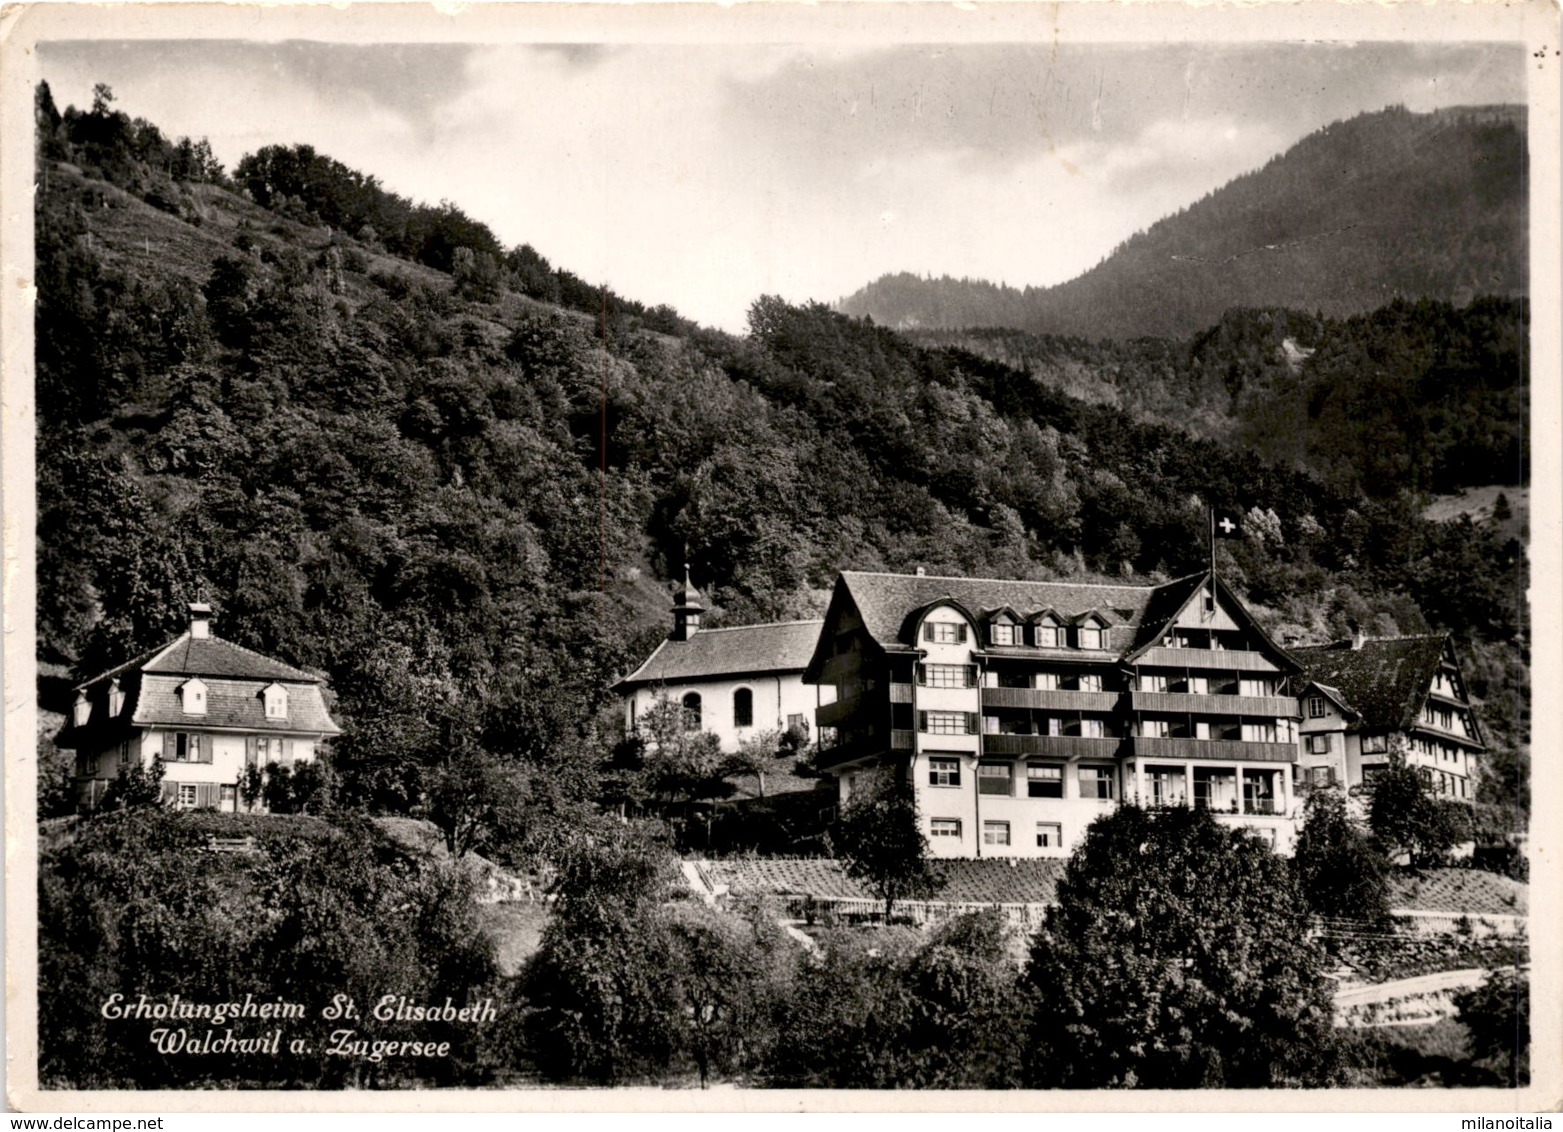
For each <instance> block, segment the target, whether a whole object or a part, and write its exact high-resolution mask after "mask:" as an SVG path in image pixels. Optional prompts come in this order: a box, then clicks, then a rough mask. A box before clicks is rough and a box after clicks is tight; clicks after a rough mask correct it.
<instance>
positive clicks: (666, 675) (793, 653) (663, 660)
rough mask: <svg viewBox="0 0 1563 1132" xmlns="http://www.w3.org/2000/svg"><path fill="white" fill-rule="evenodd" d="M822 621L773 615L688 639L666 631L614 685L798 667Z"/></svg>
mask: <svg viewBox="0 0 1563 1132" xmlns="http://www.w3.org/2000/svg"><path fill="white" fill-rule="evenodd" d="M823 624H824V622H823V621H778V622H773V623H771V624H766V625H738V626H734V627H733V628H730V629H701V630H699V631H698V632H696V633H695V634H694V635H693V636H691V637H690V638H689V639H688V640H687V641H676V640H673V639H672V638H671V637H669V638H668V639H667V640H665V641H663V642H662V643H661V644H660V645H658V646H657V648H656V651H655V652H653V653H652V654H651V656H649V657H648V658H647V659H646V663H644V664H642V665H641V666H640V667H639V668H637V669H636V670H635V671H634V672H632V673H630V674H629V675H628V676H626V677H625V678H624V679H623V680H620V681H619V682H618V684H616V685H615V688H616V689H617V690H619V691H628V690H630V689H631V688H635V687H639V686H640V685H642V684H679V683H688V682H690V681H692V680H711V679H718V678H721V677H727V676H749V675H755V674H758V673H764V672H802V671H803V669H804V668H805V667H806V666H807V665H808V663H809V657H811V656H812V655H813V654H814V643H815V641H816V640H817V639H818V638H819V631H820V626H821V625H823Z"/></svg>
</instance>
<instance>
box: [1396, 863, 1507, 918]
mask: <svg viewBox="0 0 1563 1132" xmlns="http://www.w3.org/2000/svg"><path fill="white" fill-rule="evenodd" d="M1389 887H1390V891H1389V904H1390V907H1392V908H1409V909H1414V910H1416V911H1420V912H1465V913H1468V914H1470V915H1472V916H1524V915H1526V914H1527V909H1528V907H1529V900H1528V899H1527V897H1528V889H1527V888H1526V886H1525V885H1523V884H1521V883H1520V882H1519V881H1515V880H1510V879H1509V878H1508V877H1503V876H1499V875H1498V874H1497V873H1489V872H1483V871H1481V870H1480V869H1428V870H1425V871H1424V872H1423V873H1422V874H1421V875H1420V876H1412V875H1408V874H1397V875H1395V876H1393V877H1391V878H1390V884H1389Z"/></svg>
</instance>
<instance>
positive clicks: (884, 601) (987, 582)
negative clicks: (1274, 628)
mask: <svg viewBox="0 0 1563 1132" xmlns="http://www.w3.org/2000/svg"><path fill="white" fill-rule="evenodd" d="M1209 577H1210V575H1209V574H1208V573H1199V574H1190V575H1189V576H1188V577H1186V578H1179V579H1177V580H1176V581H1172V582H1166V583H1163V584H1162V585H1159V586H1118V585H1095V584H1088V583H1083V582H1019V581H1013V580H1007V579H1001V578H942V577H933V576H928V575H921V574H915V575H914V574H870V573H860V572H858V571H852V570H848V571H843V572H842V573H841V575H840V576H839V577H838V578H837V579H836V588H835V591H834V593H833V594H832V595H831V609H832V611H834V610H836V609H837V608H838V607H839V606H840V605H841V603H844V602H850V603H851V605H852V606H853V607H855V608H856V610H857V613H858V615H859V616H860V617H861V618H862V620H863V625H864V628H865V629H866V630H867V632H868V635H869V636H870V638H872V640H873V642H874V643H875V644H877V645H878V646H879V647H880V648H881V649H883V650H885V651H887V652H905V651H907V650H909V649H913V648H916V647H917V642H916V640H915V639H914V633H915V630H916V624H917V620H918V615H919V614H920V613H922V612H923V611H925V610H927V609H928V608H929V607H931V606H933V605H935V604H937V603H939V602H941V601H943V602H949V603H952V604H954V605H956V606H958V607H960V608H962V609H968V610H969V609H988V610H998V609H1002V608H1006V607H1007V608H1010V609H1014V610H1020V611H1023V616H1024V617H1025V618H1027V619H1030V618H1033V617H1036V616H1038V615H1040V614H1043V613H1050V614H1052V615H1053V617H1054V618H1055V619H1056V620H1057V621H1059V622H1060V623H1062V624H1076V625H1078V624H1079V623H1080V622H1081V620H1082V619H1083V618H1085V617H1086V616H1088V615H1090V614H1092V613H1095V614H1096V615H1097V616H1098V617H1099V618H1100V619H1101V620H1103V621H1105V622H1106V623H1107V629H1106V630H1105V631H1106V632H1107V634H1108V636H1107V648H1108V650H1110V651H1112V652H1116V653H1118V654H1120V655H1122V656H1124V657H1125V658H1126V659H1133V657H1134V656H1136V655H1138V654H1139V653H1140V652H1143V651H1144V650H1145V649H1147V648H1150V647H1151V646H1153V645H1155V644H1158V643H1159V642H1160V640H1161V638H1162V634H1163V633H1164V631H1165V630H1166V628H1167V627H1168V626H1169V625H1170V624H1171V623H1172V622H1173V620H1174V619H1175V618H1176V617H1177V616H1178V614H1180V613H1181V612H1182V611H1183V609H1184V608H1185V607H1186V606H1187V605H1188V603H1189V602H1190V601H1192V600H1194V599H1195V598H1196V597H1197V596H1198V595H1199V594H1200V593H1201V592H1202V590H1203V587H1204V585H1205V583H1206V582H1207V580H1208V579H1209ZM1216 585H1217V592H1218V594H1219V595H1220V598H1221V600H1222V602H1223V604H1224V605H1225V606H1226V607H1227V608H1228V609H1229V610H1230V611H1231V612H1232V614H1233V616H1234V618H1235V619H1236V620H1237V621H1238V622H1239V623H1240V624H1242V625H1244V626H1246V627H1247V628H1248V629H1250V630H1251V631H1252V632H1254V633H1255V634H1256V635H1257V636H1258V637H1259V638H1260V640H1261V641H1263V642H1264V643H1265V645H1266V646H1268V648H1269V649H1270V651H1271V653H1272V654H1273V656H1274V658H1275V659H1276V660H1277V661H1278V662H1279V663H1280V665H1281V666H1282V668H1283V669H1286V670H1295V668H1296V663H1295V662H1294V661H1293V660H1292V659H1291V658H1290V657H1289V656H1288V655H1287V653H1286V652H1285V651H1284V650H1283V649H1281V648H1280V646H1278V645H1276V644H1275V642H1274V641H1272V640H1271V639H1270V636H1269V634H1268V633H1266V632H1265V631H1264V629H1263V628H1262V627H1261V626H1260V625H1259V624H1258V622H1256V621H1254V619H1253V617H1252V616H1251V615H1250V614H1249V612H1248V610H1247V609H1246V608H1245V607H1244V606H1243V604H1242V602H1240V601H1239V600H1238V599H1237V597H1236V595H1235V594H1233V593H1232V591H1231V590H1230V589H1228V588H1227V586H1226V584H1225V583H1223V582H1221V581H1220V580H1219V579H1218V580H1217V583H1216ZM827 616H829V615H827ZM826 644H827V643H826V642H824V641H821V642H820V649H821V651H820V652H819V653H817V654H816V655H815V657H814V664H823V662H824V660H825V659H826V657H827V656H828V650H827V648H826ZM814 670H815V669H814V668H813V666H812V665H811V672H813V671H814Z"/></svg>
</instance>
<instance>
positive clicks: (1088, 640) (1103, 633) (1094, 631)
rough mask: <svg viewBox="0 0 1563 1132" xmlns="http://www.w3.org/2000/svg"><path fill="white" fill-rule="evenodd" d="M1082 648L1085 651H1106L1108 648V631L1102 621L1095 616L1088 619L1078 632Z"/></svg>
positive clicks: (1082, 623)
mask: <svg viewBox="0 0 1563 1132" xmlns="http://www.w3.org/2000/svg"><path fill="white" fill-rule="evenodd" d="M1076 633H1077V634H1078V638H1077V639H1078V640H1079V642H1080V647H1081V648H1083V649H1104V648H1106V647H1107V630H1106V626H1105V625H1103V623H1102V621H1101V620H1100V619H1099V618H1098V617H1096V616H1095V615H1094V614H1093V615H1092V616H1090V617H1087V618H1086V619H1085V620H1084V621H1083V622H1081V624H1080V628H1079V629H1077V630H1076Z"/></svg>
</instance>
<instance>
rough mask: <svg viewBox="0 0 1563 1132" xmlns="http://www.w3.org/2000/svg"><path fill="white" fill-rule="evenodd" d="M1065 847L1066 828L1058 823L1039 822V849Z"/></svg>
mask: <svg viewBox="0 0 1563 1132" xmlns="http://www.w3.org/2000/svg"><path fill="white" fill-rule="evenodd" d="M1063 845H1064V827H1063V826H1061V825H1059V824H1058V823H1057V822H1047V821H1039V822H1037V848H1038V849H1061V848H1063Z"/></svg>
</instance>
